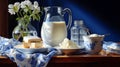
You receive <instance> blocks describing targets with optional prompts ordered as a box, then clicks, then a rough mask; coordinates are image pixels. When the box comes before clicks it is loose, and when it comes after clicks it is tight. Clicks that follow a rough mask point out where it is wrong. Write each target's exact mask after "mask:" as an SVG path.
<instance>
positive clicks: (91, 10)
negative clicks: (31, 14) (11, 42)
mask: <svg viewBox="0 0 120 67" xmlns="http://www.w3.org/2000/svg"><path fill="white" fill-rule="evenodd" d="M16 1H21V0H9V1H8V2H9V4H10V3H14V2H16ZM32 1H34V0H32ZM37 1H38V2H39V3H40V6H43V7H45V6H61V7H63V8H70V9H71V11H72V14H73V22H74V20H79V19H82V20H84V21H85V25H86V26H87V27H88V28H89V29H90V32H91V33H97V34H108V33H109V34H110V35H109V36H106V37H105V40H106V41H117V42H118V41H120V30H119V29H120V19H119V18H120V10H119V9H120V4H119V1H118V0H37ZM43 18H44V16H42V19H41V22H34V23H33V26H35V27H36V29H37V31H38V34H39V36H40V32H39V31H40V29H41V25H42V21H43ZM16 25H17V22H16V21H15V16H11V15H9V35H10V36H11V33H12V30H13V28H14V27H15V26H16ZM68 34H69V36H68V37H69V38H70V32H68Z"/></svg>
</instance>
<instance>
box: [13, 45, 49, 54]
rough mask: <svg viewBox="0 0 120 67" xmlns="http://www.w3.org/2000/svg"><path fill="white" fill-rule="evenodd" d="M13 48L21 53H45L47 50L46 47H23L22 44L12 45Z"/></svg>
mask: <svg viewBox="0 0 120 67" xmlns="http://www.w3.org/2000/svg"><path fill="white" fill-rule="evenodd" d="M14 48H15V49H16V50H17V51H19V52H22V53H29V54H32V53H45V52H48V48H24V47H23V45H21V44H19V45H16V46H14Z"/></svg>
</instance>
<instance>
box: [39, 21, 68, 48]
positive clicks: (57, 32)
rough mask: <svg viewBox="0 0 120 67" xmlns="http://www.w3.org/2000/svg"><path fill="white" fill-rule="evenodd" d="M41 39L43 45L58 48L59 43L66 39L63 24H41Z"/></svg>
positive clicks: (61, 22)
mask: <svg viewBox="0 0 120 67" xmlns="http://www.w3.org/2000/svg"><path fill="white" fill-rule="evenodd" d="M41 37H42V39H43V44H44V45H50V46H52V47H54V46H59V43H61V42H62V41H63V40H64V39H65V38H66V37H67V29H66V25H65V22H64V21H60V22H43V25H42V29H41Z"/></svg>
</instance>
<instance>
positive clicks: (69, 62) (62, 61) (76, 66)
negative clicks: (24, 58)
mask: <svg viewBox="0 0 120 67" xmlns="http://www.w3.org/2000/svg"><path fill="white" fill-rule="evenodd" d="M2 66H4V67H8V66H11V67H17V66H16V64H15V63H14V62H12V61H11V60H9V58H6V57H2V56H0V67H2ZM47 67H120V55H109V56H102V55H71V56H67V55H58V56H54V57H53V58H52V59H51V60H50V62H49V63H48V66H47Z"/></svg>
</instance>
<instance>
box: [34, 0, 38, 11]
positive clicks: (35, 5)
mask: <svg viewBox="0 0 120 67" xmlns="http://www.w3.org/2000/svg"><path fill="white" fill-rule="evenodd" d="M34 8H35V9H36V8H38V2H37V1H34Z"/></svg>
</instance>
